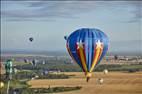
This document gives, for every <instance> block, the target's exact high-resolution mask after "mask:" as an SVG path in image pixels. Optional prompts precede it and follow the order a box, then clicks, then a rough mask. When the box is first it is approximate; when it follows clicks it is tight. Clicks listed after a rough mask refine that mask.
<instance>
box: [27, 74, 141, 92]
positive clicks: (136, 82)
mask: <svg viewBox="0 0 142 94" xmlns="http://www.w3.org/2000/svg"><path fill="white" fill-rule="evenodd" d="M64 74H67V75H72V76H71V77H70V79H51V80H47V79H44V80H43V79H41V80H40V79H38V80H31V81H29V82H28V84H29V85H32V86H31V87H32V88H48V87H49V85H50V87H56V86H58V87H60V86H68V87H69V86H71V87H74V86H81V87H82V88H81V89H80V90H76V91H70V92H61V93H57V94H142V72H135V73H127V72H109V73H108V74H103V72H95V73H93V75H92V78H91V79H90V81H89V82H88V83H87V82H86V79H85V76H84V74H83V73H81V72H64ZM98 78H103V80H104V83H103V84H98V82H97V79H98Z"/></svg>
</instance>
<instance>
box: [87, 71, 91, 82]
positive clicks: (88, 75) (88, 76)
mask: <svg viewBox="0 0 142 94" xmlns="http://www.w3.org/2000/svg"><path fill="white" fill-rule="evenodd" d="M91 76H92V74H91V73H90V72H88V73H86V82H89V80H90V78H91Z"/></svg>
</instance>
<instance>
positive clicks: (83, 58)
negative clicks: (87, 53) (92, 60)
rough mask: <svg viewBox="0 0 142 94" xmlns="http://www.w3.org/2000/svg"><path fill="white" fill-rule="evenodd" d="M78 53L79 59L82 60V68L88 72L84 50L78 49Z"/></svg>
mask: <svg viewBox="0 0 142 94" xmlns="http://www.w3.org/2000/svg"><path fill="white" fill-rule="evenodd" d="M77 52H78V55H79V58H80V60H81V64H82V67H83V69H84V70H85V72H87V67H86V62H85V57H84V55H83V48H81V47H80V48H79V49H77Z"/></svg>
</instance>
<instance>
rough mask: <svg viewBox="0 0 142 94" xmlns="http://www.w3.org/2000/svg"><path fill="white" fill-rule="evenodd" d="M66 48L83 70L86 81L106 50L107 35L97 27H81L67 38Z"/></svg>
mask: <svg viewBox="0 0 142 94" xmlns="http://www.w3.org/2000/svg"><path fill="white" fill-rule="evenodd" d="M66 47H67V50H68V52H69V54H70V56H71V57H72V59H73V60H74V62H76V63H77V64H78V65H79V66H80V67H81V68H82V70H83V71H84V73H85V75H86V77H87V81H88V80H89V78H90V77H91V72H92V71H93V69H94V68H95V67H96V65H98V64H99V63H100V61H101V60H102V58H103V57H104V56H105V54H106V53H107V50H108V37H107V35H106V34H105V33H104V32H102V31H101V30H99V29H95V28H81V29H78V30H76V31H74V32H73V33H71V34H70V36H69V37H68V38H67V41H66Z"/></svg>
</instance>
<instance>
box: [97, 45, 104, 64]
mask: <svg viewBox="0 0 142 94" xmlns="http://www.w3.org/2000/svg"><path fill="white" fill-rule="evenodd" d="M103 48H104V47H103V46H102V49H101V51H100V54H99V57H98V60H97V63H96V64H98V63H99V59H100V57H101V55H102V52H103Z"/></svg>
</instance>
